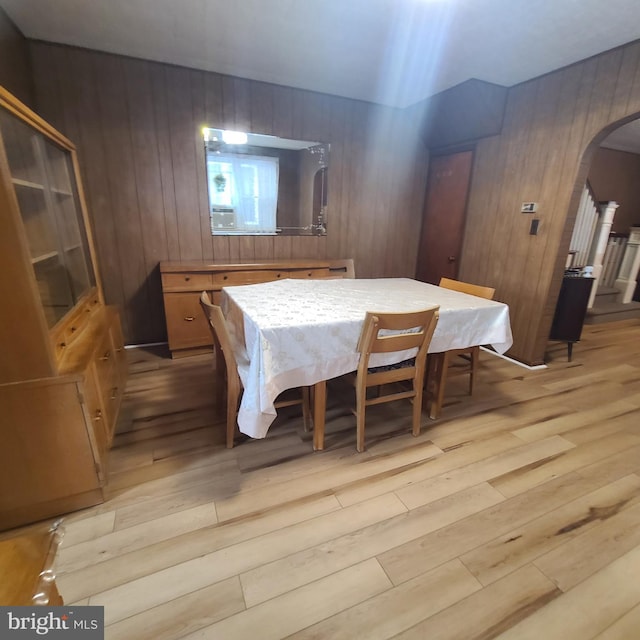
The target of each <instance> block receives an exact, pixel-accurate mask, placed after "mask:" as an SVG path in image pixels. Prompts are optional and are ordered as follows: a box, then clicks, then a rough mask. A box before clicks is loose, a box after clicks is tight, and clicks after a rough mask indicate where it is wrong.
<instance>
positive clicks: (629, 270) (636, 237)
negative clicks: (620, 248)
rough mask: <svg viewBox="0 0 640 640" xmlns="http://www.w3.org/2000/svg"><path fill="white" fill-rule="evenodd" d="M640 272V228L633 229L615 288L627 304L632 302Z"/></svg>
mask: <svg viewBox="0 0 640 640" xmlns="http://www.w3.org/2000/svg"><path fill="white" fill-rule="evenodd" d="M638 270H640V227H631V229H630V233H629V241H628V242H627V246H626V248H625V250H624V257H623V258H622V264H621V265H620V271H619V273H618V277H617V278H616V283H615V287H616V289H618V290H619V291H620V293H621V296H622V302H624V303H625V304H626V303H628V302H631V300H632V298H633V293H634V291H635V288H636V278H637V277H638Z"/></svg>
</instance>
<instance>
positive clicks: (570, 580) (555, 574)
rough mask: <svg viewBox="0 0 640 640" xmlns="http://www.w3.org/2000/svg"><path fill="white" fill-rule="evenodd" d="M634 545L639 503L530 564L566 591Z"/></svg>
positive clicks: (638, 538)
mask: <svg viewBox="0 0 640 640" xmlns="http://www.w3.org/2000/svg"><path fill="white" fill-rule="evenodd" d="M637 546H640V505H638V504H636V505H635V506H633V507H630V508H628V509H623V510H622V511H620V512H618V513H616V514H615V515H613V516H612V517H611V518H609V519H607V520H603V521H600V522H599V523H597V524H596V526H594V527H593V529H589V530H588V531H585V532H584V533H582V534H580V535H579V536H576V537H575V538H573V539H572V540H569V541H568V542H565V543H564V544H562V545H560V546H559V547H557V548H555V549H553V550H552V551H549V552H548V553H545V554H544V555H542V556H540V557H538V558H536V559H535V560H534V561H533V564H534V565H535V566H536V567H538V569H540V571H542V572H543V573H544V574H545V575H547V576H548V577H549V578H551V579H552V580H553V581H554V582H555V584H557V585H558V587H560V589H562V590H563V591H568V590H569V589H571V587H574V586H575V585H576V584H578V583H579V582H582V581H583V580H585V579H586V578H588V577H589V576H590V575H592V574H593V573H595V572H596V571H599V570H600V569H602V568H604V567H605V566H606V565H607V564H609V563H610V562H612V561H613V560H615V559H616V558H619V557H620V556H621V555H623V554H624V553H626V552H627V551H631V550H632V549H633V548H634V547H637ZM639 629H640V627H639Z"/></svg>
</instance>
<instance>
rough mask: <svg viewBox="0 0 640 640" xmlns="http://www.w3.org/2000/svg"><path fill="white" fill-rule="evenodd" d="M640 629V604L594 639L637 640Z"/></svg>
mask: <svg viewBox="0 0 640 640" xmlns="http://www.w3.org/2000/svg"><path fill="white" fill-rule="evenodd" d="M638 629H640V604H639V605H636V606H635V607H634V608H633V609H631V611H629V612H628V613H625V614H624V615H623V616H622V617H621V618H618V620H616V621H615V622H614V623H613V624H612V625H611V626H610V627H609V628H608V629H605V630H604V631H603V632H602V633H599V634H598V635H597V636H594V637H593V640H635V638H637V637H638Z"/></svg>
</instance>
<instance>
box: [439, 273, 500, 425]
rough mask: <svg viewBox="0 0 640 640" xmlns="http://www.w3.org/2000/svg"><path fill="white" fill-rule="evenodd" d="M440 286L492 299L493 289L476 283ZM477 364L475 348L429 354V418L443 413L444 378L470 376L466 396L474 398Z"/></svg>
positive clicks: (442, 282)
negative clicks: (467, 394)
mask: <svg viewBox="0 0 640 640" xmlns="http://www.w3.org/2000/svg"><path fill="white" fill-rule="evenodd" d="M440 286H441V287H443V288H444V289H451V290H453V291H460V292H461V293H468V294H469V295H472V296H478V297H479V298H486V299H487V300H491V299H492V298H493V294H494V293H495V289H493V288H492V287H484V286H481V285H477V284H470V283H468V282H462V281H461V280H452V279H451V278H440ZM479 363H480V347H479V346H478V345H476V346H473V347H467V348H465V349H452V350H450V351H445V352H443V353H432V354H429V358H428V363H427V368H428V370H427V384H428V387H429V388H428V396H429V397H428V400H429V403H430V407H429V417H430V418H432V419H434V420H435V419H436V418H437V417H438V416H439V415H440V411H441V410H442V403H443V402H444V390H445V387H446V381H447V378H451V377H454V376H458V375H468V376H469V395H473V391H474V384H475V378H476V374H477V371H478V366H479Z"/></svg>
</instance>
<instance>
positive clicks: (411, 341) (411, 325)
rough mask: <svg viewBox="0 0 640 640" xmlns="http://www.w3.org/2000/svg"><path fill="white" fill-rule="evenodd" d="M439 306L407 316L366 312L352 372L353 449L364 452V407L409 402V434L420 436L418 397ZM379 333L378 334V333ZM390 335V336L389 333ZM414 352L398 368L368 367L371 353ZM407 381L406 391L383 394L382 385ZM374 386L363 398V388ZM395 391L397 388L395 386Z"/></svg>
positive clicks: (365, 392) (421, 388)
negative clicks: (353, 402)
mask: <svg viewBox="0 0 640 640" xmlns="http://www.w3.org/2000/svg"><path fill="white" fill-rule="evenodd" d="M438 312H439V307H438V306H434V307H431V308H428V309H424V310H422V311H415V312H410V313H376V312H372V311H370V312H367V314H366V316H365V320H364V325H363V327H362V331H361V333H360V339H359V340H358V346H357V350H358V352H359V353H360V360H359V362H358V369H357V373H356V379H355V386H356V408H355V411H354V413H355V415H356V448H357V450H358V451H364V430H365V410H366V408H367V407H369V406H372V405H376V404H381V403H383V402H393V401H394V400H402V399H409V400H411V402H412V403H413V420H412V433H413V435H414V436H417V435H419V434H420V420H421V416H422V394H423V386H424V373H425V366H426V358H427V350H428V348H429V343H430V342H431V338H432V336H433V332H434V331H435V328H436V324H437V322H438ZM381 331H383V333H382V334H381V333H380V332H381ZM390 332H391V333H390ZM414 348H417V349H418V353H417V355H416V357H415V360H414V359H412V360H410V361H404V362H403V363H401V365H404V366H398V367H393V366H390V367H379V368H377V369H376V368H371V367H370V363H369V362H370V358H371V355H372V354H374V353H392V352H397V351H405V350H407V349H414ZM407 381H409V382H411V388H410V389H408V390H407V389H403V390H400V391H398V390H394V391H392V392H390V393H386V394H383V391H384V388H383V385H386V384H391V383H398V382H407ZM370 387H377V388H378V393H377V395H376V396H375V397H373V398H368V397H367V389H369V388H370ZM396 389H397V387H396Z"/></svg>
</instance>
